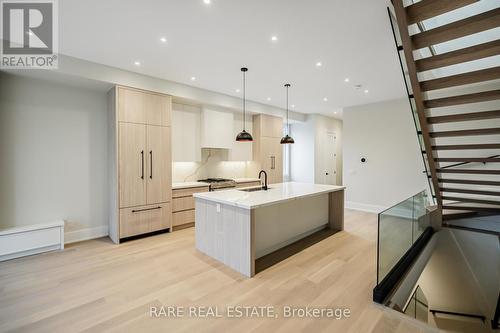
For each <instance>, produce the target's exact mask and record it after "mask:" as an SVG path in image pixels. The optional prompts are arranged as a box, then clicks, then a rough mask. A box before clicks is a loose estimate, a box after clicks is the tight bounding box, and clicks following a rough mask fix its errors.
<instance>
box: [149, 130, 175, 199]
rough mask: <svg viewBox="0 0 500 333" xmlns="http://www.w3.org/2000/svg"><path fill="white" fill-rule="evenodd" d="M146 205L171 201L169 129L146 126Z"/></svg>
mask: <svg viewBox="0 0 500 333" xmlns="http://www.w3.org/2000/svg"><path fill="white" fill-rule="evenodd" d="M146 133H147V140H146V141H147V149H146V155H147V161H146V165H147V170H146V174H147V178H146V182H147V187H146V188H147V204H153V203H158V202H169V201H171V193H172V190H171V187H172V186H171V184H172V162H171V157H170V127H163V126H147V131H146Z"/></svg>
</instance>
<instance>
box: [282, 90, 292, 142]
mask: <svg viewBox="0 0 500 333" xmlns="http://www.w3.org/2000/svg"><path fill="white" fill-rule="evenodd" d="M285 88H286V135H285V136H284V137H282V138H281V141H280V143H281V144H282V145H285V144H292V143H295V140H293V138H292V137H291V136H290V123H289V122H288V88H290V83H287V84H285Z"/></svg>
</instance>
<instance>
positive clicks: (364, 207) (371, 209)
mask: <svg viewBox="0 0 500 333" xmlns="http://www.w3.org/2000/svg"><path fill="white" fill-rule="evenodd" d="M345 208H347V209H354V210H360V211H362V212H368V213H375V214H378V213H380V212H381V211H383V210H385V209H386V208H387V207H384V206H378V205H370V204H364V203H360V202H352V201H346V202H345Z"/></svg>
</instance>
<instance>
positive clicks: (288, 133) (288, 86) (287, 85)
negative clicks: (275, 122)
mask: <svg viewBox="0 0 500 333" xmlns="http://www.w3.org/2000/svg"><path fill="white" fill-rule="evenodd" d="M285 87H286V134H287V135H290V122H289V121H288V88H290V84H288V83H287V84H285Z"/></svg>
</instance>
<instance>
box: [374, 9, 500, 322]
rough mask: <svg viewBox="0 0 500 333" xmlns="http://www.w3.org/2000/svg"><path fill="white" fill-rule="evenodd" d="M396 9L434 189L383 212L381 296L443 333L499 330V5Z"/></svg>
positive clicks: (393, 18)
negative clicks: (442, 330)
mask: <svg viewBox="0 0 500 333" xmlns="http://www.w3.org/2000/svg"><path fill="white" fill-rule="evenodd" d="M392 3H393V7H394V8H388V13H389V19H390V22H391V26H392V32H393V36H394V40H395V50H396V51H395V52H397V55H398V57H399V61H400V65H401V70H402V74H403V77H404V81H405V85H406V90H407V94H408V101H409V104H410V107H411V111H412V116H413V118H414V121H415V127H416V133H417V136H418V139H419V143H420V148H421V152H422V158H423V162H424V166H425V171H424V172H425V173H426V174H427V178H428V180H429V182H428V184H429V189H428V190H424V191H422V192H420V193H418V194H417V195H415V196H413V197H411V198H408V199H406V200H404V201H402V202H401V203H399V204H398V205H395V206H394V207H391V208H389V209H388V210H386V211H384V212H382V213H380V214H379V225H378V242H377V286H376V287H375V288H374V291H373V299H374V301H375V302H378V303H381V304H384V305H386V306H388V307H390V308H391V309H393V310H396V312H397V313H400V314H406V315H408V316H410V317H412V318H413V319H415V320H419V321H422V322H425V323H426V324H428V325H430V326H431V327H435V328H438V329H445V330H451V331H459V332H490V331H491V330H494V329H498V322H499V317H500V305H499V302H500V293H499V291H500V283H499V281H500V2H499V1H497V0H482V1H478V0H453V1H451V0H421V1H417V0H393V1H392ZM416 176H417V175H416ZM428 193H429V194H430V195H429V194H428ZM443 227H444V228H443Z"/></svg>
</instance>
